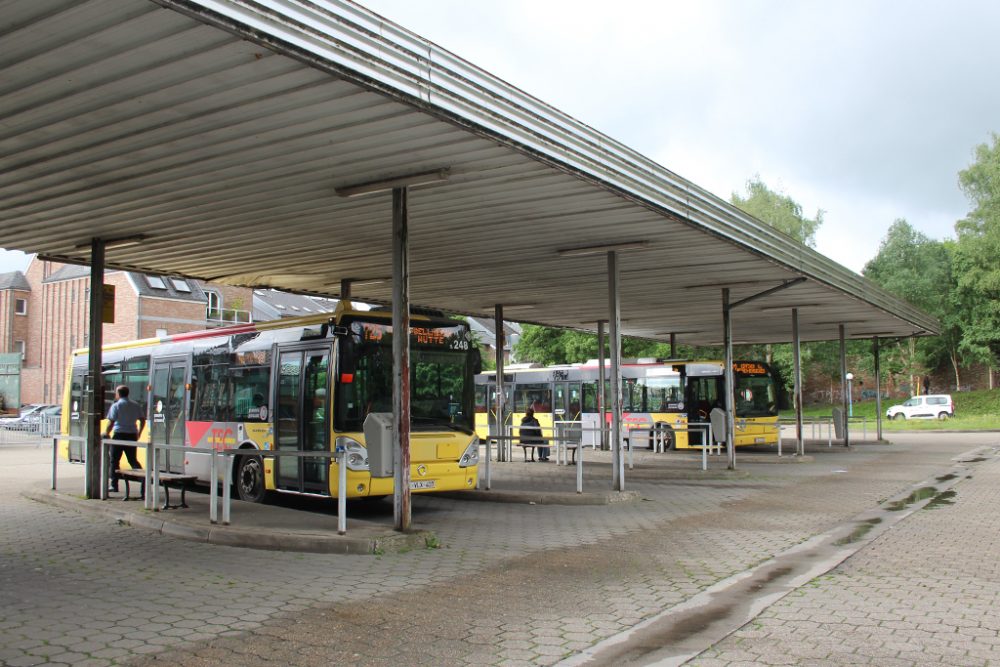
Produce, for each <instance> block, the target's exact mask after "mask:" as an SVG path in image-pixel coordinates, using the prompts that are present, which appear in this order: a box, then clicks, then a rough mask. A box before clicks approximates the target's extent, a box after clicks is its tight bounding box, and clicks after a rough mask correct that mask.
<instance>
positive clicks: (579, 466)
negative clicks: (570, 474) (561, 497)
mask: <svg viewBox="0 0 1000 667" xmlns="http://www.w3.org/2000/svg"><path fill="white" fill-rule="evenodd" d="M576 492H577V493H583V440H581V441H580V444H579V445H578V446H577V448H576Z"/></svg>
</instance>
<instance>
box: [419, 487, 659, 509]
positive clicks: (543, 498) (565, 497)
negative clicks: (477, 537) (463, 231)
mask: <svg viewBox="0 0 1000 667" xmlns="http://www.w3.org/2000/svg"><path fill="white" fill-rule="evenodd" d="M435 495H436V497H438V498H452V499H455V500H472V501H477V502H486V503H511V504H527V505H532V504H534V505H611V504H614V503H627V502H634V501H636V500H639V499H640V498H641V496H640V494H639V493H638V492H637V491H607V492H603V493H576V492H574V491H498V490H496V489H491V490H490V491H485V490H477V491H456V492H454V493H452V492H445V493H438V494H435Z"/></svg>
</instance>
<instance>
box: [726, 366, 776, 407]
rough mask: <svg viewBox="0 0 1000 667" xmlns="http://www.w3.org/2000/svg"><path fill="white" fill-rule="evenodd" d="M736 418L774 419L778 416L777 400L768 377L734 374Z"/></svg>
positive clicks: (772, 384) (772, 382) (772, 383)
mask: <svg viewBox="0 0 1000 667" xmlns="http://www.w3.org/2000/svg"><path fill="white" fill-rule="evenodd" d="M735 380H736V416H737V417H774V416H775V415H777V414H778V399H777V396H776V395H775V387H774V380H773V379H772V378H771V376H770V375H743V374H742V373H736V374H735Z"/></svg>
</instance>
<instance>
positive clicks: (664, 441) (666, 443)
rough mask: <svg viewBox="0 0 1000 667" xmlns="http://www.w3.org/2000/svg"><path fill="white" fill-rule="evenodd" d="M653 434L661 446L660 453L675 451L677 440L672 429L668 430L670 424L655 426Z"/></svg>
mask: <svg viewBox="0 0 1000 667" xmlns="http://www.w3.org/2000/svg"><path fill="white" fill-rule="evenodd" d="M655 432H656V438H657V440H659V442H660V445H661V447H660V451H663V452H667V451H671V450H674V449H677V438H676V436H675V435H674V429H672V428H670V424H664V423H658V424H656V430H655Z"/></svg>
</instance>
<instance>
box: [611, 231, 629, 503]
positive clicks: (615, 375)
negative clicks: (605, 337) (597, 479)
mask: <svg viewBox="0 0 1000 667" xmlns="http://www.w3.org/2000/svg"><path fill="white" fill-rule="evenodd" d="M618 279H619V273H618V255H617V254H616V253H615V252H614V251H611V252H609V253H608V310H609V311H610V312H609V318H608V319H609V321H610V323H611V436H610V438H609V440H610V445H611V462H612V465H613V467H614V471H613V472H612V476H611V486H612V488H614V489H615V490H616V491H624V490H625V465H624V461H625V457H624V456H622V449H621V446H622V331H621V305H620V304H619V302H618Z"/></svg>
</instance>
